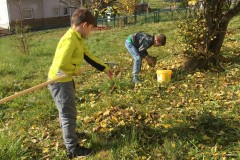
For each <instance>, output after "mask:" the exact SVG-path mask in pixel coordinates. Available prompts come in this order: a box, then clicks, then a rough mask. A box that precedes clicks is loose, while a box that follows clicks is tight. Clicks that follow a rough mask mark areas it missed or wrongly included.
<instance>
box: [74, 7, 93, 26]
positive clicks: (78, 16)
mask: <svg viewBox="0 0 240 160" xmlns="http://www.w3.org/2000/svg"><path fill="white" fill-rule="evenodd" d="M84 22H87V23H88V24H92V25H95V24H96V18H95V17H94V15H93V14H92V13H91V12H90V11H89V10H87V9H85V8H79V9H77V10H75V11H74V13H73V15H72V17H71V25H79V24H81V23H84Z"/></svg>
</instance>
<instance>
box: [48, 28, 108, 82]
mask: <svg viewBox="0 0 240 160" xmlns="http://www.w3.org/2000/svg"><path fill="white" fill-rule="evenodd" d="M83 59H84V60H85V61H87V62H88V63H89V64H91V65H92V66H93V67H95V68H96V69H98V70H100V71H103V72H105V73H107V72H108V71H109V69H110V68H109V67H108V66H107V65H106V64H104V63H103V62H102V61H101V60H100V59H99V58H97V57H95V56H94V55H93V54H92V53H90V52H89V51H88V49H87V47H86V44H85V42H84V38H83V37H82V36H81V35H80V33H78V32H76V31H75V30H73V29H72V28H70V29H69V30H68V31H67V32H66V33H65V34H64V36H63V37H62V38H61V39H60V41H59V43H58V46H57V49H56V52H55V56H54V58H53V61H52V65H51V67H50V70H49V72H48V78H49V79H55V78H57V77H59V76H61V75H63V74H68V75H71V76H70V77H68V78H65V79H62V80H60V81H59V82H68V81H72V79H73V77H72V76H74V75H77V74H78V71H79V68H80V65H81V64H82V62H83Z"/></svg>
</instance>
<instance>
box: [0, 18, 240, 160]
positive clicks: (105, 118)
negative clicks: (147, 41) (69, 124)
mask: <svg viewBox="0 0 240 160" xmlns="http://www.w3.org/2000/svg"><path fill="white" fill-rule="evenodd" d="M239 26H240V17H237V18H234V20H233V21H232V22H231V23H230V25H229V31H228V33H227V35H226V38H225V42H224V46H223V48H222V53H223V55H225V56H226V60H225V62H224V63H222V65H223V67H224V68H225V71H224V72H218V71H217V70H215V69H214V68H213V69H211V70H208V71H194V72H190V71H184V70H182V69H181V65H182V59H183V58H182V55H181V52H182V48H181V45H180V44H179V43H178V41H177V35H176V33H177V27H176V22H160V23H149V24H141V25H136V26H127V27H124V28H112V29H110V30H101V31H93V32H92V34H91V36H90V37H89V38H88V39H87V41H86V43H87V44H88V46H89V50H90V51H92V53H94V54H95V55H96V56H98V57H101V59H103V60H104V61H106V62H115V63H118V65H115V66H113V71H114V75H115V76H114V79H113V81H109V80H108V79H107V77H106V75H105V74H104V73H101V72H98V71H96V70H95V69H92V70H89V71H86V72H84V73H82V75H81V76H80V77H76V78H75V83H76V102H77V109H78V117H77V125H78V127H77V129H78V131H79V132H84V133H85V136H84V139H81V140H80V143H81V145H83V146H86V147H92V148H93V149H94V150H95V154H93V155H92V156H90V157H88V158H86V159H94V160H97V159H104V160H105V159H109V160H119V159H143V160H144V159H153V160H159V159H171V160H181V159H183V160H185V159H239V158H240V141H239V139H240V126H239V121H240V116H239V113H240V104H239V103H237V100H238V99H239V98H240V80H239V76H240V72H239V70H240V58H239V57H240V56H239V53H240V34H239V33H240V27H239ZM66 30H67V28H62V29H55V30H45V31H39V32H32V33H31V35H29V36H31V45H32V48H31V53H30V55H22V54H20V53H19V51H18V49H16V48H15V43H16V37H15V36H14V35H12V36H6V37H2V38H0V45H1V47H0V56H1V64H0V75H1V79H0V98H4V97H6V96H10V95H12V94H14V93H16V92H19V91H22V90H24V89H27V88H30V87H32V86H35V85H37V84H40V83H42V82H45V81H46V80H47V72H48V69H49V66H50V65H51V61H52V58H53V55H54V51H55V48H56V45H57V43H58V41H59V39H60V38H61V36H62V35H63V34H64V32H65V31H66ZM138 31H143V32H147V33H150V34H153V33H159V32H160V33H164V34H166V36H167V45H166V46H164V47H159V48H156V47H152V48H150V49H149V54H150V55H153V56H156V57H157V59H158V63H157V65H156V67H155V68H153V69H152V68H148V66H147V65H146V62H145V61H144V62H143V68H142V72H141V77H142V78H143V80H144V81H143V83H141V84H140V85H134V84H132V83H131V72H132V59H131V56H130V54H129V53H128V52H127V50H126V48H125V47H124V41H125V39H126V37H127V36H128V35H129V34H131V33H133V32H138ZM87 65H88V64H86V63H84V64H83V67H84V66H87ZM163 68H167V69H172V70H173V76H172V80H171V82H170V83H167V84H160V83H159V82H157V79H156V70H157V69H163ZM113 86H114V87H113ZM0 118H1V123H0V148H1V149H0V158H1V159H12V160H16V159H59V160H60V159H66V157H65V148H64V145H63V141H62V137H61V130H60V129H59V123H58V112H57V109H56V108H55V106H54V103H53V101H52V98H51V96H50V93H49V91H48V89H47V88H43V89H40V90H38V91H35V92H32V93H29V94H27V95H24V96H21V97H19V98H15V99H13V100H12V101H9V102H7V103H5V104H0Z"/></svg>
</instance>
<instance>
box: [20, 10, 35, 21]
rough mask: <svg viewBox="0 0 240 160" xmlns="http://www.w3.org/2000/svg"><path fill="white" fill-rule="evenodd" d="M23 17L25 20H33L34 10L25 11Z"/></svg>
mask: <svg viewBox="0 0 240 160" xmlns="http://www.w3.org/2000/svg"><path fill="white" fill-rule="evenodd" d="M22 15H23V18H24V19H33V10H32V9H23V10H22Z"/></svg>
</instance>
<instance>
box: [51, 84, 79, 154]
mask: <svg viewBox="0 0 240 160" xmlns="http://www.w3.org/2000/svg"><path fill="white" fill-rule="evenodd" d="M48 88H49V90H50V92H51V95H52V97H53V99H54V102H55V105H56V107H57V109H58V112H59V122H60V126H61V128H62V134H63V140H64V144H65V146H66V148H67V150H68V151H73V150H74V149H75V148H76V146H77V144H78V138H77V135H76V120H77V110H76V105H75V86H74V82H73V81H70V82H56V83H53V84H49V85H48Z"/></svg>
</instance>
